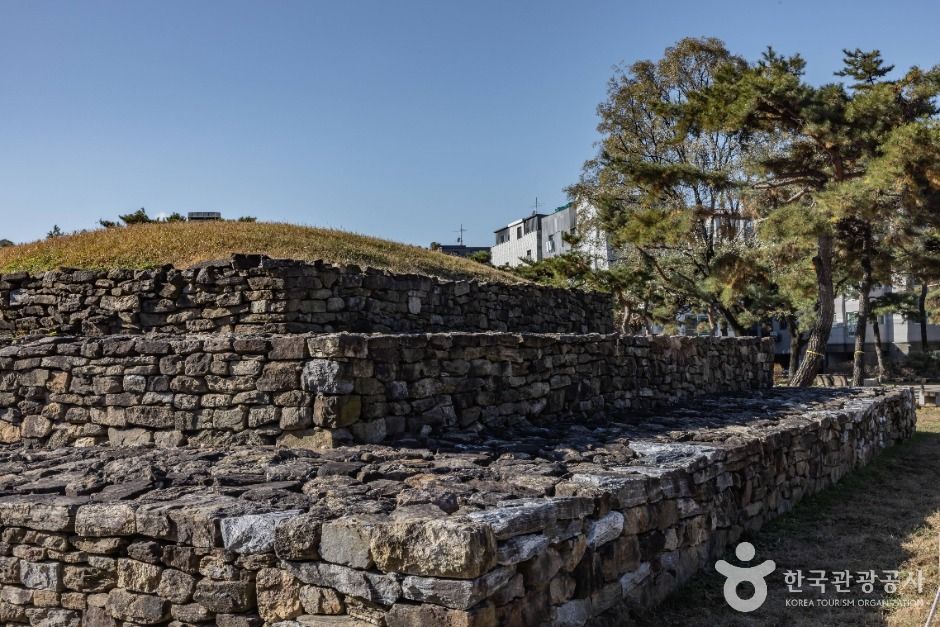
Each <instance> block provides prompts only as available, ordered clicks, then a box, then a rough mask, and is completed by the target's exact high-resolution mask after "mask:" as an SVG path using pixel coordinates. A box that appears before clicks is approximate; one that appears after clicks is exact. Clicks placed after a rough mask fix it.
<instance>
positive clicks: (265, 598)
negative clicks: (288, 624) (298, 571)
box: [255, 568, 304, 621]
mask: <svg viewBox="0 0 940 627" xmlns="http://www.w3.org/2000/svg"><path fill="white" fill-rule="evenodd" d="M255 586H256V589H257V595H258V613H259V614H260V615H261V618H263V619H264V620H266V621H278V620H288V619H291V618H294V617H296V616H299V615H300V614H302V613H303V611H304V608H303V607H302V606H301V602H300V583H299V582H298V581H297V580H296V579H295V578H294V577H293V576H291V575H290V573H287V572H285V571H283V570H280V569H276V568H262V569H261V570H260V571H258V575H257V579H256V582H255Z"/></svg>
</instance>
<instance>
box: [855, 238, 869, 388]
mask: <svg viewBox="0 0 940 627" xmlns="http://www.w3.org/2000/svg"><path fill="white" fill-rule="evenodd" d="M865 248H868V245H867V243H866V245H865ZM871 283H872V281H871V259H870V258H869V257H868V254H867V252H866V253H865V254H863V256H862V284H861V286H860V289H859V293H858V320H857V321H856V323H855V352H854V353H853V355H852V385H854V386H855V387H860V386H861V385H863V384H864V383H865V335H866V332H867V330H868V307H869V303H870V302H871Z"/></svg>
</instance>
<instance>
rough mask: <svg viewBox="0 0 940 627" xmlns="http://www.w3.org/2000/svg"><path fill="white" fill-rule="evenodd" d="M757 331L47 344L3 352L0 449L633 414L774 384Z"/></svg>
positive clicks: (297, 441) (330, 437) (207, 442)
mask: <svg viewBox="0 0 940 627" xmlns="http://www.w3.org/2000/svg"><path fill="white" fill-rule="evenodd" d="M771 351H772V345H771V344H770V342H769V341H768V340H765V341H763V342H762V341H760V340H757V339H755V338H680V337H674V338H668V337H652V338H648V337H630V336H627V337H624V336H619V335H546V334H508V333H495V334H494V333H438V334H422V335H381V334H373V335H366V334H345V333H341V334H299V335H277V336H264V335H222V334H219V335H191V336H180V335H153V334H148V335H141V336H108V337H105V338H70V337H50V338H45V339H42V340H39V341H32V342H24V343H13V344H10V345H8V346H6V347H4V348H2V349H0V441H2V442H5V443H14V442H20V441H23V442H26V443H28V444H30V445H42V446H48V447H60V446H93V445H96V444H105V443H109V444H111V445H113V446H131V445H144V444H157V445H158V446H180V445H183V444H187V443H188V444H193V445H198V446H229V445H233V444H256V445H258V444H277V445H279V446H286V447H304V448H321V447H324V446H335V445H338V444H342V443H351V442H368V443H374V442H381V441H383V440H386V439H389V438H395V437H399V436H402V435H410V436H424V437H427V436H430V435H432V434H440V433H442V432H449V431H457V430H459V431H463V432H464V433H465V435H466V436H467V437H469V438H471V439H472V438H474V437H475V436H474V434H475V433H476V432H479V431H482V430H486V429H494V428H502V427H506V426H509V425H512V424H515V423H518V422H526V421H534V422H540V423H543V424H551V422H552V421H554V420H558V419H563V418H565V417H570V416H575V415H580V416H588V417H589V416H593V415H597V414H605V415H607V416H614V415H618V414H619V415H624V414H626V413H627V412H629V411H636V410H640V409H649V408H652V407H657V406H662V405H667V404H669V403H673V402H676V401H677V400H682V399H687V398H692V397H694V396H697V395H701V394H708V393H717V392H726V393H727V392H741V391H747V390H753V389H761V388H764V387H768V386H769V385H770V377H771V370H770V368H771V364H772V357H773V356H772V352H771Z"/></svg>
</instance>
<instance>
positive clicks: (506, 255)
mask: <svg viewBox="0 0 940 627" xmlns="http://www.w3.org/2000/svg"><path fill="white" fill-rule="evenodd" d="M495 233H496V243H495V244H494V245H493V247H492V248H491V249H490V255H491V258H492V259H491V262H490V263H492V264H493V265H494V266H497V267H500V266H509V267H513V268H514V267H516V266H520V265H522V264H523V263H524V261H523V260H528V261H541V260H543V259H548V258H550V257H557V256H559V255H563V254H564V253H567V252H570V251H571V250H572V247H571V244H570V242H568V241H567V237H568V236H574V235H579V236H581V244H580V246H579V248H580V250H581V251H583V252H584V253H586V254H587V255H588V256H589V257H590V258H591V260H592V265H594V267H595V268H598V269H606V268H607V267H609V265H610V263H611V261H612V260H613V258H614V255H613V249H612V248H611V247H610V246H609V245H608V244H607V237H606V235H605V234H604V232H603V231H602V230H601V229H600V227H599V226H598V224H597V211H596V210H595V209H594V207H593V206H592V205H590V204H588V203H581V204H579V205H575V204H574V203H568V204H567V205H563V206H561V207H558V208H557V209H555V210H554V211H553V212H551V213H536V212H533V213H532V214H531V215H529V216H526V217H525V218H520V219H518V220H516V221H514V222H510V223H509V224H508V225H506V226H504V227H503V228H501V229H497V230H496V232H495Z"/></svg>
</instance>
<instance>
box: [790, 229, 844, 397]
mask: <svg viewBox="0 0 940 627" xmlns="http://www.w3.org/2000/svg"><path fill="white" fill-rule="evenodd" d="M817 246H818V250H817V254H816V256H815V257H813V266H814V268H815V269H816V298H817V301H818V302H817V307H818V309H817V310H816V320H815V322H814V323H813V330H812V332H811V333H810V335H809V341H808V342H807V346H806V353H805V356H804V357H803V361H802V362H800V366H799V368H797V371H796V374H794V375H793V377H792V378H791V379H790V385H792V386H796V387H809V386H811V385H812V384H813V381H814V380H815V378H816V373H818V372H819V368H820V366H822V364H823V360H824V359H825V353H826V345H827V344H828V343H829V332H830V331H832V316H833V313H834V310H835V292H834V290H833V287H832V235H828V234H825V235H820V236H819V239H818V242H817Z"/></svg>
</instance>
